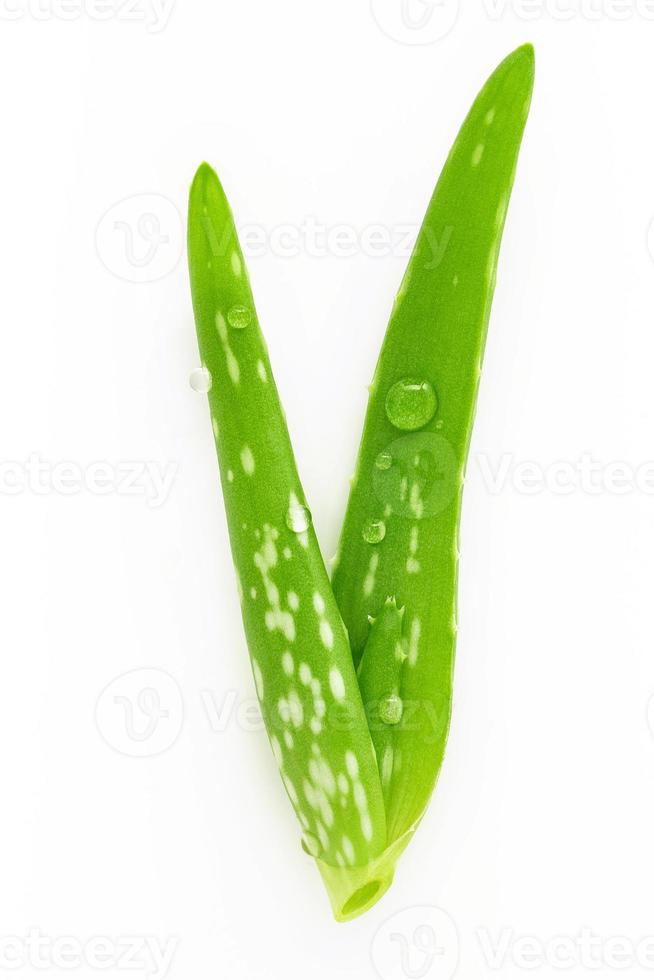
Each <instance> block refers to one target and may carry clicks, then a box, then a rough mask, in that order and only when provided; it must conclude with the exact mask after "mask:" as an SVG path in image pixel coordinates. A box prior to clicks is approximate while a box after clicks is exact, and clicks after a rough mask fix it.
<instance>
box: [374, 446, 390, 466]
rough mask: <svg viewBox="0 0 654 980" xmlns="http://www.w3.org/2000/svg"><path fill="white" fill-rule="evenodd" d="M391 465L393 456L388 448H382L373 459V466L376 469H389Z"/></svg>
mask: <svg viewBox="0 0 654 980" xmlns="http://www.w3.org/2000/svg"><path fill="white" fill-rule="evenodd" d="M392 465H393V457H392V455H391V453H389V451H388V449H383V450H382V451H381V452H380V454H379V456H378V457H377V459H376V460H375V466H376V467H377V469H378V470H390V468H391V466H392Z"/></svg>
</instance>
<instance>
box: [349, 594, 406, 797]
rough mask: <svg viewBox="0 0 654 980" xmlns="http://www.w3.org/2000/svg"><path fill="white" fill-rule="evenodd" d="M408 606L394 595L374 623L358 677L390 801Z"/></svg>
mask: <svg viewBox="0 0 654 980" xmlns="http://www.w3.org/2000/svg"><path fill="white" fill-rule="evenodd" d="M403 619H404V609H403V608H402V609H398V607H397V603H396V601H395V599H394V598H392V597H391V596H389V597H388V599H387V600H386V602H385V603H384V605H383V607H382V609H381V611H380V613H379V615H378V616H377V617H376V618H375V619H374V620H373V621H372V622H371V624H370V634H369V636H368V641H367V643H366V646H365V649H364V651H363V656H362V658H361V661H360V662H359V668H358V670H357V678H358V681H359V689H360V691H361V697H362V698H363V704H364V707H365V709H366V716H367V718H368V727H369V728H370V734H371V736H372V742H373V745H374V746H375V754H376V756H377V765H378V768H379V773H380V776H381V781H382V790H383V793H384V802H385V803H386V802H387V800H388V794H389V791H390V776H391V771H392V759H393V756H394V745H395V734H396V731H397V726H398V724H399V722H400V720H401V718H402V713H403V704H402V697H401V690H402V686H401V685H402V668H403V666H404V662H405V660H406V658H407V655H406V652H405V645H404V643H403V641H402V620H403Z"/></svg>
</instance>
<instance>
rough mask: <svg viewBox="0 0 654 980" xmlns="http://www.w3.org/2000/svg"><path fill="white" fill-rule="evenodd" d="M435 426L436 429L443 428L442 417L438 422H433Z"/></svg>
mask: <svg viewBox="0 0 654 980" xmlns="http://www.w3.org/2000/svg"><path fill="white" fill-rule="evenodd" d="M435 427H436V428H437V429H442V428H443V420H442V419H439V420H438V422H436V423H435Z"/></svg>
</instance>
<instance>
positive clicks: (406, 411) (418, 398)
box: [386, 378, 438, 432]
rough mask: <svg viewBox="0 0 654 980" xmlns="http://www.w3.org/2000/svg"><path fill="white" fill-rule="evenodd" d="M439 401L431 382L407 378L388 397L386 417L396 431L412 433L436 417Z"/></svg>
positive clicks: (394, 387)
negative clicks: (401, 430)
mask: <svg viewBox="0 0 654 980" xmlns="http://www.w3.org/2000/svg"><path fill="white" fill-rule="evenodd" d="M437 405H438V399H437V398H436V392H435V391H434V389H433V387H432V386H431V384H430V383H429V381H415V380H412V379H410V378H405V379H404V380H402V381H398V382H396V383H395V384H394V385H393V387H392V388H390V389H389V392H388V394H387V395H386V415H387V417H388V421H389V422H390V423H391V424H392V425H394V426H395V428H396V429H403V430H405V431H409V432H412V431H413V430H414V429H421V428H422V427H423V425H427V422H429V421H430V419H432V418H433V417H434V413H435V412H436V407H437Z"/></svg>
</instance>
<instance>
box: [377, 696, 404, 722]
mask: <svg viewBox="0 0 654 980" xmlns="http://www.w3.org/2000/svg"><path fill="white" fill-rule="evenodd" d="M403 710H404V705H403V703H402V698H401V697H400V695H399V694H389V695H388V697H387V698H383V699H382V700H381V701H380V702H379V717H380V718H381V720H382V721H383V722H384V724H385V725H397V723H398V722H399V721H400V719H401V718H402V712H403Z"/></svg>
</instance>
